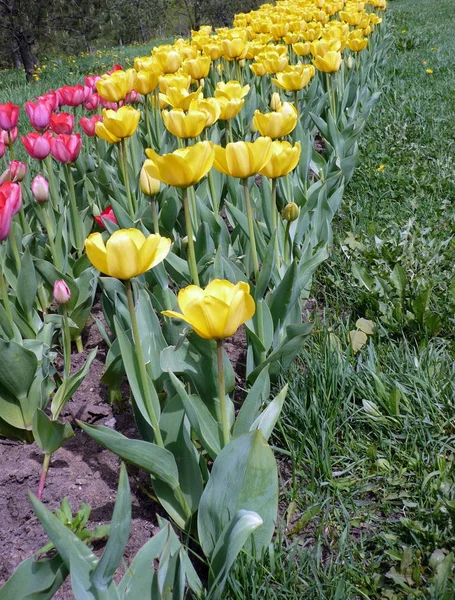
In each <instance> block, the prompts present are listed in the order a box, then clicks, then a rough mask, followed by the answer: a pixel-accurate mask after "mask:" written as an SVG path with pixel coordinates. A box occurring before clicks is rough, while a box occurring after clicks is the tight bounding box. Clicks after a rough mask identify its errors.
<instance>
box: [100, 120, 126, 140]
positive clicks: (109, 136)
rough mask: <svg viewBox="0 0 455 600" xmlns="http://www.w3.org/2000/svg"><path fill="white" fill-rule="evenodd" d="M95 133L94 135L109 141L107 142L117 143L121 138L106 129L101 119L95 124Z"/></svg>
mask: <svg viewBox="0 0 455 600" xmlns="http://www.w3.org/2000/svg"><path fill="white" fill-rule="evenodd" d="M95 133H96V136H97V137H99V138H100V139H101V140H104V141H105V142H109V144H118V142H121V141H122V139H121V138H119V137H117V136H116V135H114V134H113V133H111V132H110V131H108V130H107V129H106V127H105V125H104V123H103V122H102V121H99V122H98V123H96V124H95Z"/></svg>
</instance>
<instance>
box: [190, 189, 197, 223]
mask: <svg viewBox="0 0 455 600" xmlns="http://www.w3.org/2000/svg"><path fill="white" fill-rule="evenodd" d="M188 195H189V198H190V206H191V223H192V225H193V231H195V232H197V230H198V219H197V205H196V192H195V190H194V186H193V185H190V187H189V188H188Z"/></svg>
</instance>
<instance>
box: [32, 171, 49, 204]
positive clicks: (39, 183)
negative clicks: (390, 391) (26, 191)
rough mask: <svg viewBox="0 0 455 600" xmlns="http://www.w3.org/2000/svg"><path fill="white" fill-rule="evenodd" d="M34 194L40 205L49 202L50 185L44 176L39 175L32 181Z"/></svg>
mask: <svg viewBox="0 0 455 600" xmlns="http://www.w3.org/2000/svg"><path fill="white" fill-rule="evenodd" d="M32 194H33V197H34V198H35V200H36V202H38V203H39V204H41V203H43V202H47V201H48V200H49V183H48V181H47V180H46V179H45V178H44V177H43V176H42V175H37V176H36V177H35V179H34V180H33V181H32Z"/></svg>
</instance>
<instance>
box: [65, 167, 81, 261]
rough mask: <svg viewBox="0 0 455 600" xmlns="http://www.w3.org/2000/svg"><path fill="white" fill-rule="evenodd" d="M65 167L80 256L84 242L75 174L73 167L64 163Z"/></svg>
mask: <svg viewBox="0 0 455 600" xmlns="http://www.w3.org/2000/svg"><path fill="white" fill-rule="evenodd" d="M64 165H65V175H66V183H67V184H68V192H69V196H70V213H71V226H72V228H73V236H74V244H75V246H76V250H77V255H78V256H80V255H81V253H82V248H83V246H84V241H83V239H82V232H81V218H80V215H79V211H78V208H77V202H76V190H75V189H74V179H73V174H72V172H71V165H70V164H69V163H64Z"/></svg>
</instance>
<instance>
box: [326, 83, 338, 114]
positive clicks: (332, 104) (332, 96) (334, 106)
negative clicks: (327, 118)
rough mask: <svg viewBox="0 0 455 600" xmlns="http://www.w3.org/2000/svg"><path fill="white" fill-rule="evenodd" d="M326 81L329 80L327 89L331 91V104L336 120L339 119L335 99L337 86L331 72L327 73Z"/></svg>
mask: <svg viewBox="0 0 455 600" xmlns="http://www.w3.org/2000/svg"><path fill="white" fill-rule="evenodd" d="M325 78H326V82H327V91H328V93H329V104H330V108H331V110H332V115H333V118H334V119H335V122H336V120H337V107H336V99H335V88H334V86H333V79H332V77H331V73H326V74H325Z"/></svg>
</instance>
